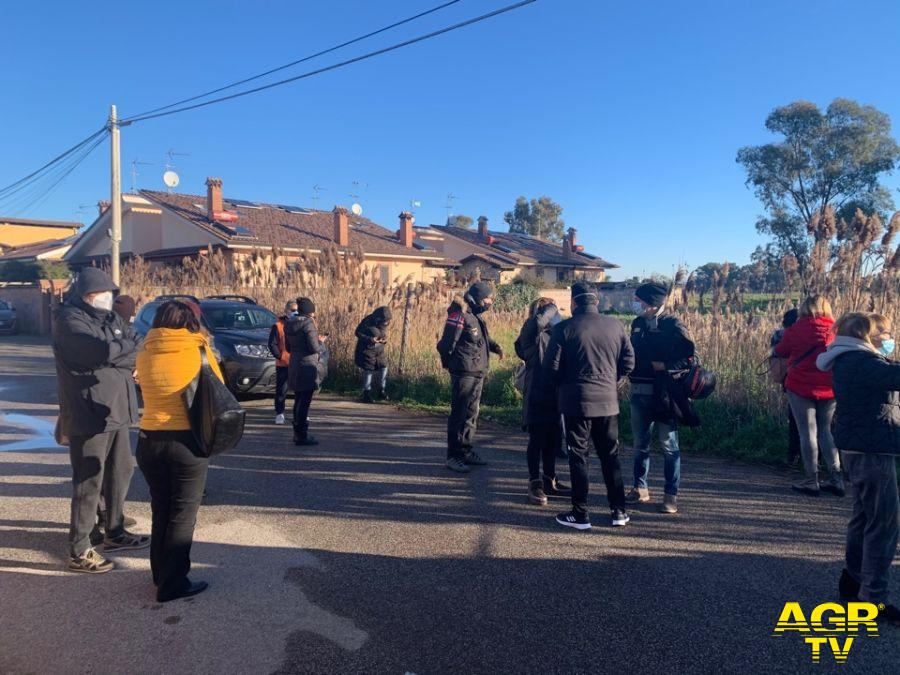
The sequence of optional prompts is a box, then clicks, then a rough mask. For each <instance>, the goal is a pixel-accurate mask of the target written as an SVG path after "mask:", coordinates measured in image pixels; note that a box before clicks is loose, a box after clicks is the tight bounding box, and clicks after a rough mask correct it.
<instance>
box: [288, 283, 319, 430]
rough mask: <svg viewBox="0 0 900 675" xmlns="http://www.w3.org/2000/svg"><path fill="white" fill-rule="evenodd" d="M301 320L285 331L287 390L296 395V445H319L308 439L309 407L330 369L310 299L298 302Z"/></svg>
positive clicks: (297, 319)
mask: <svg viewBox="0 0 900 675" xmlns="http://www.w3.org/2000/svg"><path fill="white" fill-rule="evenodd" d="M297 313H298V316H295V317H291V319H290V321H288V323H287V325H286V326H285V327H284V334H285V338H286V339H287V342H288V346H289V351H290V354H291V356H290V365H289V366H288V386H289V387H290V388H291V389H292V390H293V391H294V445H318V444H319V442H318V441H317V440H316V439H315V438H313V437H312V436H310V435H309V406H310V405H311V404H312V399H313V394H315V392H316V390H317V389H318V388H319V387H320V386H321V385H322V380H323V379H325V374H326V373H327V368H328V350H327V349H326V347H325V336H323V335H319V330H318V328H317V327H316V306H315V305H314V304H313V301H312V300H310V299H309V298H297Z"/></svg>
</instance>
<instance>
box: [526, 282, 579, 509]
mask: <svg viewBox="0 0 900 675" xmlns="http://www.w3.org/2000/svg"><path fill="white" fill-rule="evenodd" d="M560 321H562V316H561V315H560V313H559V310H558V309H557V307H556V305H555V304H554V303H553V300H551V299H550V298H538V299H537V300H535V301H534V302H533V303H532V304H531V310H530V312H529V317H528V319H526V321H525V323H524V324H523V325H522V330H521V331H519V337H518V338H516V342H515V348H516V355H517V356H518V357H519V358H520V359H522V361H524V362H525V363H524V365H525V376H524V386H523V388H522V396H523V399H524V400H523V402H522V424H523V426H524V427H525V430H526V431H528V449H527V452H526V455H527V458H528V478H529V483H528V501H529V502H531V503H532V504H535V505H538V506H544V505H546V504H547V495H560V496H563V495H564V496H569V494H570V491H569V487H568V486H567V485H565V484H563V483H562V482H560V481H559V480H557V477H556V453H557V451H558V449H559V447H560V442H561V439H562V428H561V426H560V418H559V408H558V407H557V405H556V387H555V386H552V385H551V386H544V385H543V381H542V373H541V364H542V363H543V361H544V357H545V355H546V354H547V345H549V344H550V333H551V331H552V330H553V327H554V326H555V325H556V324H558V323H559V322H560ZM542 462H543V466H544V473H543V476H542V475H541V463H542Z"/></svg>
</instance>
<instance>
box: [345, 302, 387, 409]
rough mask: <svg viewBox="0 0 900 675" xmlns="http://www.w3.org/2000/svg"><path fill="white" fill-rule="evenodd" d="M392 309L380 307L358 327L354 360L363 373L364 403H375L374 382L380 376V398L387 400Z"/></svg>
mask: <svg viewBox="0 0 900 675" xmlns="http://www.w3.org/2000/svg"><path fill="white" fill-rule="evenodd" d="M391 318H392V316H391V308H390V307H379V308H378V309H376V310H375V311H374V312H372V313H371V314H369V315H368V316H366V317H365V318H364V319H363V320H362V321H360V322H359V325H358V326H357V327H356V351H355V352H354V353H353V360H354V362H355V363H356V366H357V367H358V368H361V369H362V371H363V401H365V402H366V403H374V401H375V399H374V398H372V380H373V379H374V377H375V374H376V373H377V374H378V397H379V398H380V399H382V400H385V399H387V356H386V355H385V353H384V348H385V345H386V344H387V329H388V325H390V323H391Z"/></svg>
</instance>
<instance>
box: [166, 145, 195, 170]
mask: <svg viewBox="0 0 900 675" xmlns="http://www.w3.org/2000/svg"><path fill="white" fill-rule="evenodd" d="M166 157H168V158H169V161H168V162H166V171H169V170H171V169H174V168H175V158H176V157H190V155H189V154H188V153H186V152H175V150H173V149H172V148H169V149H168V150H166Z"/></svg>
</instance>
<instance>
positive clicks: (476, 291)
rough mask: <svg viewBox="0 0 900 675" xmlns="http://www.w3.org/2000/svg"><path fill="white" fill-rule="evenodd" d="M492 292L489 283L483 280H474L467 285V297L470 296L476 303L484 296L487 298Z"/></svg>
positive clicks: (478, 303)
mask: <svg viewBox="0 0 900 675" xmlns="http://www.w3.org/2000/svg"><path fill="white" fill-rule="evenodd" d="M493 294H494V291H493V290H491V286H490V284H487V283H485V282H484V281H476V282H475V283H474V284H472V285H471V286H470V287H469V297H470V298H472V300H473V301H474V302H475V304H476V305H480V304H481V303H482V302H484V299H485V298H489V297H491V296H492V295H493Z"/></svg>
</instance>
